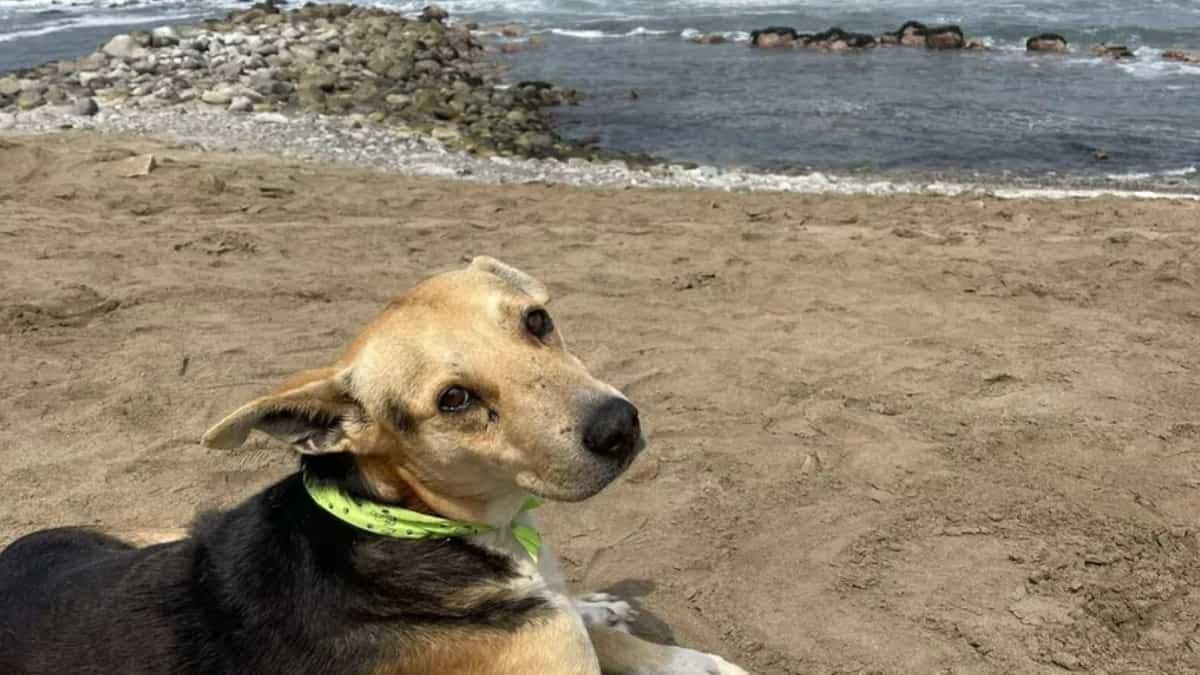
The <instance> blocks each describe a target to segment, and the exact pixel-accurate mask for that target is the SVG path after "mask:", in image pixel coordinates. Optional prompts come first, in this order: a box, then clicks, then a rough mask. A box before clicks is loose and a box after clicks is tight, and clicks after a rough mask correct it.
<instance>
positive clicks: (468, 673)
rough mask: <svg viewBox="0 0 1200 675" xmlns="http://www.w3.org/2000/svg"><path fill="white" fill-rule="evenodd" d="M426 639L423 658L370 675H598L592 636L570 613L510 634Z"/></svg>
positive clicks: (445, 635)
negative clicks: (590, 638) (427, 647)
mask: <svg viewBox="0 0 1200 675" xmlns="http://www.w3.org/2000/svg"><path fill="white" fill-rule="evenodd" d="M425 637H426V639H427V640H428V642H429V644H430V646H429V649H427V650H425V651H424V652H423V654H422V656H421V657H420V658H418V659H417V660H415V661H414V660H406V661H405V662H404V663H402V664H385V665H383V666H380V667H379V668H378V669H377V670H374V671H372V673H371V675H432V674H433V673H439V674H440V673H445V674H447V675H450V674H451V673H453V674H454V675H535V674H536V675H600V669H599V666H598V665H597V659H596V654H595V653H594V651H593V650H592V644H591V642H590V640H589V639H588V635H587V633H586V632H585V631H584V628H583V625H582V624H580V623H579V618H578V617H576V616H574V615H573V614H572V613H571V612H570V610H569V609H564V610H562V611H560V612H557V613H555V614H554V615H552V616H550V617H548V618H546V619H543V620H538V621H534V622H531V623H530V624H529V625H528V626H526V627H525V628H523V629H521V630H519V631H517V632H515V633H511V634H503V633H486V634H480V633H474V634H467V633H464V632H461V631H459V632H446V633H443V634H432V633H431V634H430V635H428V636H425Z"/></svg>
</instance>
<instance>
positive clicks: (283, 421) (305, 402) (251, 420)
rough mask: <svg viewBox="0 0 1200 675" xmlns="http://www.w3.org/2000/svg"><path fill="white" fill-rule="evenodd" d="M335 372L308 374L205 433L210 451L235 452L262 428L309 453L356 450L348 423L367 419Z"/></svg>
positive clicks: (294, 378) (291, 381)
mask: <svg viewBox="0 0 1200 675" xmlns="http://www.w3.org/2000/svg"><path fill="white" fill-rule="evenodd" d="M343 382H344V378H342V377H341V376H340V374H339V373H338V371H337V370H336V369H334V368H322V369H318V370H309V371H305V372H302V373H300V374H298V375H296V376H294V377H292V378H291V379H289V380H288V381H287V382H285V383H284V384H283V386H281V387H280V388H279V389H278V390H276V391H275V393H273V394H270V395H268V396H263V397H262V398H258V399H255V400H253V401H251V402H250V403H247V404H246V405H244V406H242V407H241V408H238V409H237V410H236V411H235V412H234V413H233V414H232V415H230V416H229V417H226V418H225V419H223V420H221V421H220V422H218V423H217V424H216V426H214V427H213V428H211V429H209V430H208V432H207V433H205V434H204V439H203V442H204V444H205V445H207V446H208V447H210V448H223V449H227V450H231V449H234V448H239V447H241V446H242V444H243V443H245V442H246V438H247V437H248V436H249V435H250V432H251V431H253V430H255V429H257V430H259V431H262V432H264V433H267V434H270V435H271V436H274V437H275V438H277V439H279V440H281V441H283V442H285V443H288V444H290V445H291V446H292V447H293V448H294V449H295V450H296V451H297V452H299V453H302V454H306V455H323V454H327V453H332V452H350V451H352V447H351V443H350V439H349V438H347V437H346V434H345V432H344V429H343V423H344V422H345V421H346V420H347V419H348V418H351V417H355V418H358V417H360V416H361V415H363V411H362V408H361V406H359V404H358V403H357V402H355V401H354V399H353V398H352V397H351V396H350V395H349V394H348V393H346V388H345V385H344V384H343Z"/></svg>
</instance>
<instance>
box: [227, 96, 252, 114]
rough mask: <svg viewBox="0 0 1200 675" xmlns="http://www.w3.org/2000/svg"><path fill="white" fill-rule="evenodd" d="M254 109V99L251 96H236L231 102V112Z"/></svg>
mask: <svg viewBox="0 0 1200 675" xmlns="http://www.w3.org/2000/svg"><path fill="white" fill-rule="evenodd" d="M252 110H254V101H252V100H250V97H249V96H235V97H234V98H233V100H232V101H230V102H229V112H250V111H252Z"/></svg>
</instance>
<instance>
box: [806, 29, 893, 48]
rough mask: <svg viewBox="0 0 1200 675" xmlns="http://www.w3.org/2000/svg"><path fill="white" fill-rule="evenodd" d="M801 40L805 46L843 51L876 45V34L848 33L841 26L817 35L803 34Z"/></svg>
mask: <svg viewBox="0 0 1200 675" xmlns="http://www.w3.org/2000/svg"><path fill="white" fill-rule="evenodd" d="M800 41H801V43H802V44H803V46H805V47H812V48H815V49H831V50H835V51H841V50H845V49H862V48H865V47H874V46H875V36H874V35H867V34H865V33H847V32H846V31H844V30H842V29H841V28H837V27H835V28H830V29H829V30H827V31H825V32H823V33H817V34H816V35H802V36H800Z"/></svg>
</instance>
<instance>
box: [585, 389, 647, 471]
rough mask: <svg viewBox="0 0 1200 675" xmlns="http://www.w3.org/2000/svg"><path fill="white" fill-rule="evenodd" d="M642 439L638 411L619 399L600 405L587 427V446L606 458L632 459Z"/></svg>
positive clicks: (613, 398)
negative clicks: (631, 456) (630, 457)
mask: <svg viewBox="0 0 1200 675" xmlns="http://www.w3.org/2000/svg"><path fill="white" fill-rule="evenodd" d="M641 438H642V428H641V425H640V424H639V423H638V411H637V408H635V407H633V404H632V403H630V402H629V401H626V400H625V399H623V398H617V397H615V396H614V397H612V398H610V399H608V400H606V401H604V402H603V403H601V404H600V405H599V406H597V407H596V409H595V410H594V411H592V414H591V417H590V418H589V419H588V421H587V424H586V426H584V428H583V447H584V448H586V449H587V450H588V452H594V453H596V454H597V455H604V456H605V457H613V458H620V459H625V458H627V457H629V456H630V455H632V454H633V453H634V452H636V451H637V449H638V443H639V442H640V441H641Z"/></svg>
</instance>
